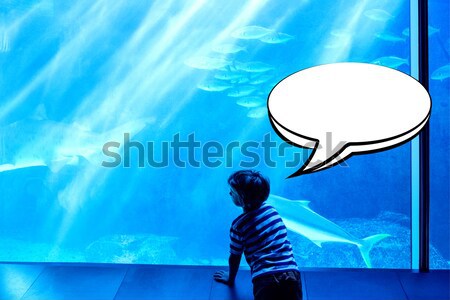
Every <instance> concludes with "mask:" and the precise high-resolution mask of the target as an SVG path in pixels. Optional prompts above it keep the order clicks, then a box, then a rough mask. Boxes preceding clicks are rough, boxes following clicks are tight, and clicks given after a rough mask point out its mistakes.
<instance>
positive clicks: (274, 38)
mask: <svg viewBox="0 0 450 300" xmlns="http://www.w3.org/2000/svg"><path fill="white" fill-rule="evenodd" d="M293 39H295V37H294V36H292V35H289V34H287V33H282V32H274V33H269V34H266V35H265V36H263V37H261V38H259V40H260V41H261V42H263V43H267V44H282V43H286V42H288V41H290V40H293Z"/></svg>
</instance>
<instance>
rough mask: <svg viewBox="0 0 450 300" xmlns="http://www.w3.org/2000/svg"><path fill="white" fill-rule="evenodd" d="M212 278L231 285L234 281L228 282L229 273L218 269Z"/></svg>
mask: <svg viewBox="0 0 450 300" xmlns="http://www.w3.org/2000/svg"><path fill="white" fill-rule="evenodd" d="M214 280H215V281H218V282H222V283H224V284H226V285H229V286H233V285H234V282H230V274H229V273H228V272H227V271H224V270H220V271H217V272H216V273H214Z"/></svg>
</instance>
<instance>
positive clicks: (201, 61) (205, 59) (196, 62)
mask: <svg viewBox="0 0 450 300" xmlns="http://www.w3.org/2000/svg"><path fill="white" fill-rule="evenodd" d="M184 63H185V64H186V65H187V66H189V67H191V68H195V69H201V70H218V69H222V68H225V67H227V66H229V65H230V63H231V62H230V61H228V60H227V59H224V58H220V57H210V56H194V57H190V58H188V59H187V60H186V61H185V62H184Z"/></svg>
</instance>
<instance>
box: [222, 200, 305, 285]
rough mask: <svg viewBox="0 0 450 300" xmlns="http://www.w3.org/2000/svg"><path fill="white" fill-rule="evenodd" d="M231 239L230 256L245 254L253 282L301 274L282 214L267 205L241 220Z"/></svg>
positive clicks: (231, 232)
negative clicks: (282, 274) (295, 272)
mask: <svg viewBox="0 0 450 300" xmlns="http://www.w3.org/2000/svg"><path fill="white" fill-rule="evenodd" d="M230 239H231V242H230V253H232V254H235V255H241V254H242V253H244V254H245V259H246V260H247V263H248V264H249V266H250V269H251V273H252V278H253V279H255V278H256V277H258V276H260V275H263V274H270V273H277V272H284V271H288V270H298V267H297V264H296V262H295V259H294V255H293V252H292V245H291V243H290V242H289V240H288V238H287V230H286V226H284V223H283V220H282V219H281V217H280V215H279V214H278V212H277V211H276V210H275V209H274V208H273V207H272V206H270V205H268V204H266V203H263V204H262V205H261V207H260V208H258V209H256V210H253V211H250V212H247V213H243V214H242V215H240V216H239V217H237V218H236V219H235V220H234V221H233V223H232V224H231V229H230Z"/></svg>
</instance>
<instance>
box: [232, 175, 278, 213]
mask: <svg viewBox="0 0 450 300" xmlns="http://www.w3.org/2000/svg"><path fill="white" fill-rule="evenodd" d="M228 184H229V185H230V187H231V189H232V190H231V192H230V195H231V196H232V197H233V201H234V202H235V204H236V205H239V206H242V207H243V208H244V209H245V210H254V209H257V208H259V207H260V206H261V204H262V203H263V202H264V201H266V200H267V198H268V197H269V193H270V183H269V179H268V178H266V177H265V176H263V175H262V174H261V173H260V172H258V171H254V170H241V171H237V172H234V173H233V174H231V175H230V177H229V178H228ZM235 192H236V194H237V195H234V193H235ZM235 196H237V197H238V198H239V199H237V200H236V201H235ZM239 200H240V201H239Z"/></svg>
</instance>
